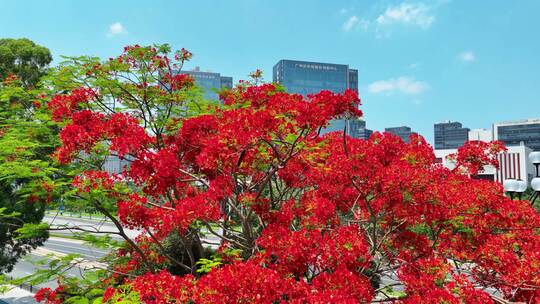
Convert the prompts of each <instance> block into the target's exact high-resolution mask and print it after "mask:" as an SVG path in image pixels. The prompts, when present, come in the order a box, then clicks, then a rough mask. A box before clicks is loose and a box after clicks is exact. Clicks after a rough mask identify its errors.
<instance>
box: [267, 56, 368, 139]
mask: <svg viewBox="0 0 540 304" xmlns="http://www.w3.org/2000/svg"><path fill="white" fill-rule="evenodd" d="M272 76H273V81H274V82H277V83H280V84H282V85H283V86H284V87H285V88H286V89H287V92H289V93H295V94H301V95H303V96H307V95H309V94H315V93H318V92H320V91H322V90H329V91H332V92H334V93H343V92H344V91H345V90H346V89H351V90H354V91H355V92H358V70H355V69H349V66H348V65H346V64H333V63H321V62H310V61H298V60H280V61H278V63H276V65H274V68H273V75H272ZM345 126H348V128H347V130H348V134H349V135H350V136H352V137H357V136H360V135H361V134H363V135H362V136H365V131H363V130H360V129H357V128H358V127H360V126H361V125H359V124H358V123H357V122H348V121H345V120H344V119H336V120H333V121H332V122H331V123H330V126H328V128H326V129H325V130H324V131H323V133H327V132H333V131H343V129H344V128H345ZM364 127H365V123H364Z"/></svg>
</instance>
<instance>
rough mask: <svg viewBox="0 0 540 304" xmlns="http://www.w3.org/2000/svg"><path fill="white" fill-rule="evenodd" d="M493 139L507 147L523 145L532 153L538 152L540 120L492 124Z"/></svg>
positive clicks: (539, 147) (539, 145)
mask: <svg viewBox="0 0 540 304" xmlns="http://www.w3.org/2000/svg"><path fill="white" fill-rule="evenodd" d="M493 138H494V139H495V140H500V141H502V142H503V143H504V144H505V145H507V146H518V145H521V144H522V143H523V144H524V145H525V146H527V147H529V148H531V149H532V150H533V151H540V118H536V119H527V120H520V121H509V122H498V123H494V124H493Z"/></svg>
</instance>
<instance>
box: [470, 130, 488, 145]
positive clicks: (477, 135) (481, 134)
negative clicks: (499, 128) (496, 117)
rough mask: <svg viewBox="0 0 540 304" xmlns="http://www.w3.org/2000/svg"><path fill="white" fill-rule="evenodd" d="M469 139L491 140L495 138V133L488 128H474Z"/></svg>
mask: <svg viewBox="0 0 540 304" xmlns="http://www.w3.org/2000/svg"><path fill="white" fill-rule="evenodd" d="M469 140H479V141H485V142H490V141H492V140H493V133H492V132H491V130H487V129H472V130H470V131H469Z"/></svg>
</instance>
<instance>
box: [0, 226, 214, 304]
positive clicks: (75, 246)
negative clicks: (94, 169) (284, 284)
mask: <svg viewBox="0 0 540 304" xmlns="http://www.w3.org/2000/svg"><path fill="white" fill-rule="evenodd" d="M43 221H45V222H47V223H49V225H50V226H51V227H52V228H58V227H80V228H84V229H87V230H92V231H96V233H93V234H95V235H104V234H103V233H104V232H110V233H112V234H111V237H114V238H118V239H121V237H120V236H119V235H118V234H114V233H117V232H118V229H117V228H116V226H115V225H114V224H113V223H112V222H110V221H103V220H95V219H84V218H72V217H66V216H54V215H46V216H45V217H44V219H43ZM54 232H55V233H57V234H64V235H66V236H69V235H72V233H73V232H71V231H69V230H63V231H54ZM74 232H75V231H74ZM124 232H125V234H126V235H127V236H128V237H129V238H131V239H134V238H135V237H137V236H138V235H139V234H140V233H141V231H138V230H133V229H124ZM217 233H221V231H220V230H219V229H218V230H217ZM204 240H205V241H207V242H210V243H216V244H217V243H219V241H220V239H219V238H218V237H216V236H214V235H207V236H206V237H205V238H204ZM209 246H211V247H213V248H217V245H209ZM70 253H76V254H78V255H80V257H81V258H82V259H84V260H85V261H86V262H85V263H84V265H83V266H87V267H95V266H96V265H97V266H99V267H103V266H105V265H104V264H102V263H99V262H98V261H99V260H100V259H101V258H102V257H104V256H105V255H107V253H108V251H107V250H106V249H97V248H93V247H91V246H88V245H86V244H84V242H83V241H79V240H73V239H68V238H59V237H51V238H49V239H48V240H47V241H46V242H45V244H44V245H43V246H41V247H39V248H37V249H36V250H34V251H32V252H31V253H30V254H28V255H26V256H25V257H24V258H23V259H21V260H20V261H19V262H18V263H17V264H16V265H15V267H14V269H13V271H12V272H10V273H9V274H8V275H9V276H12V277H14V278H20V277H24V276H27V275H30V274H32V273H34V272H35V271H36V270H37V269H47V265H40V266H36V265H34V264H33V263H32V262H31V261H35V260H42V259H48V260H50V258H49V257H47V255H49V254H54V255H57V256H58V255H60V256H61V255H65V254H70ZM83 266H81V267H83ZM65 275H66V276H71V277H81V276H82V275H84V270H83V269H81V268H79V267H74V268H71V269H69V270H68V271H67V272H66V273H65ZM56 286H57V283H56V281H54V280H53V281H50V282H47V283H43V284H40V285H38V286H34V287H33V290H37V289H39V288H44V287H49V288H56ZM21 293H22V294H23V296H22V297H21V298H16V297H7V298H6V297H2V298H1V299H0V303H2V301H5V302H6V303H9V304H12V303H13V304H15V303H17V304H18V303H25V304H26V303H35V301H34V300H33V298H31V297H30V296H29V295H28V293H26V294H24V293H23V292H22V291H21V292H19V295H20V294H21ZM2 304H3V303H2Z"/></svg>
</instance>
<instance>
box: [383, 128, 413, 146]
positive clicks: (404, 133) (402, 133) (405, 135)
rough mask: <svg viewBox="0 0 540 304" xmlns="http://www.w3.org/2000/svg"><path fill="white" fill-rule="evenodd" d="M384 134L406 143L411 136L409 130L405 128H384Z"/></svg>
mask: <svg viewBox="0 0 540 304" xmlns="http://www.w3.org/2000/svg"><path fill="white" fill-rule="evenodd" d="M384 132H388V133H392V134H394V135H397V136H399V137H400V138H401V139H402V140H403V141H404V142H406V143H408V142H409V141H410V139H409V137H410V136H411V134H412V131H411V128H410V127H407V126H401V127H391V128H384Z"/></svg>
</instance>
